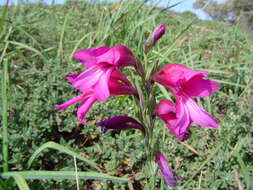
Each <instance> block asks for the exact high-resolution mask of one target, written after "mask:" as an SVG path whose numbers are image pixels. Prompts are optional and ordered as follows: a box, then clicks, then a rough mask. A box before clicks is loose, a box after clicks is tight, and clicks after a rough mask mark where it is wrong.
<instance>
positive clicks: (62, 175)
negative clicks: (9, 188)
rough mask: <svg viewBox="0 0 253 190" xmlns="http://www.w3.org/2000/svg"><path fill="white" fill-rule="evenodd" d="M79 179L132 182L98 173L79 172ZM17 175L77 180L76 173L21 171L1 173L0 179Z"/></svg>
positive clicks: (33, 177)
mask: <svg viewBox="0 0 253 190" xmlns="http://www.w3.org/2000/svg"><path fill="white" fill-rule="evenodd" d="M77 174H78V178H79V179H95V180H110V181H114V182H118V183H127V182H129V181H130V180H129V179H128V178H122V177H114V176H110V175H108V174H104V173H98V172H78V173H77ZM15 175H21V176H22V177H23V178H25V179H28V180H33V179H39V180H45V179H60V180H63V179H68V180H69V179H72V180H76V171H37V170H33V171H21V172H4V173H0V178H5V179H7V178H9V177H14V176H15Z"/></svg>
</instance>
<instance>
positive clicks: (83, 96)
mask: <svg viewBox="0 0 253 190" xmlns="http://www.w3.org/2000/svg"><path fill="white" fill-rule="evenodd" d="M83 99H85V95H84V94H81V95H79V96H77V97H75V98H72V99H70V100H69V101H67V102H65V103H63V104H61V105H58V106H56V107H55V109H56V110H63V109H65V108H68V107H69V106H71V105H73V104H75V103H77V102H79V101H81V100H83Z"/></svg>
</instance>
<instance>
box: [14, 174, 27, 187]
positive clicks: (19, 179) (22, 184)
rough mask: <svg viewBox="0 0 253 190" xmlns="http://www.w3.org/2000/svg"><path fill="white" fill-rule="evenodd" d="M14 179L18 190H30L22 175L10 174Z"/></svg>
mask: <svg viewBox="0 0 253 190" xmlns="http://www.w3.org/2000/svg"><path fill="white" fill-rule="evenodd" d="M12 177H13V178H14V179H15V182H16V183H17V185H18V188H19V189H20V190H30V188H29V186H28V184H27V183H26V181H25V179H24V177H23V176H22V175H20V174H18V173H17V174H15V175H13V176H12Z"/></svg>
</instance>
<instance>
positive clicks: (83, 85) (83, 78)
mask: <svg viewBox="0 0 253 190" xmlns="http://www.w3.org/2000/svg"><path fill="white" fill-rule="evenodd" d="M104 73H105V71H104V70H102V69H101V68H99V67H97V66H92V67H90V68H88V69H87V70H85V71H84V72H82V73H80V74H79V75H78V76H77V77H76V78H75V79H74V81H72V84H73V87H74V88H77V89H78V90H80V91H86V90H87V89H90V88H92V87H93V86H94V85H95V84H96V83H97V82H98V81H99V79H100V77H101V76H103V74H104Z"/></svg>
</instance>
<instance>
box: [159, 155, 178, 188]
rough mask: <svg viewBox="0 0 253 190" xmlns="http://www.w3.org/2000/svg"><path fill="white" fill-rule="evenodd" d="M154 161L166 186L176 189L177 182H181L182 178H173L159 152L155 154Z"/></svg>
mask: <svg viewBox="0 0 253 190" xmlns="http://www.w3.org/2000/svg"><path fill="white" fill-rule="evenodd" d="M155 161H156V163H157V165H158V167H159V169H160V172H161V174H162V176H163V179H164V180H165V182H166V184H167V185H168V186H170V187H176V186H177V185H178V184H177V181H178V180H181V179H182V178H181V177H175V176H174V174H173V172H172V170H171V168H170V166H169V164H168V161H167V159H166V158H165V156H164V155H163V154H162V153H161V152H157V153H156V155H155Z"/></svg>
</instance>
